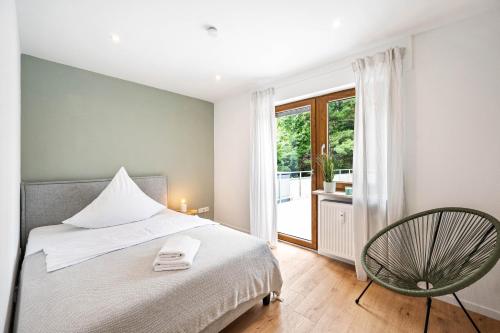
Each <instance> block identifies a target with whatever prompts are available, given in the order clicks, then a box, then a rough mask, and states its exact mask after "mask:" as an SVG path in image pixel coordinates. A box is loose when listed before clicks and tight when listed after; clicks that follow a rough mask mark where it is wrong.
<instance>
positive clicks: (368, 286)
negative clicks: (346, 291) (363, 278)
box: [355, 280, 373, 304]
mask: <svg viewBox="0 0 500 333" xmlns="http://www.w3.org/2000/svg"><path fill="white" fill-rule="evenodd" d="M372 283H373V280H370V282H369V283H368V285H367V286H366V287H365V289H363V291H362V292H361V295H359V296H358V298H356V300H355V302H356V304H359V300H360V299H361V297H363V295H364V294H365V293H366V291H367V290H368V288H370V286H371V285H372Z"/></svg>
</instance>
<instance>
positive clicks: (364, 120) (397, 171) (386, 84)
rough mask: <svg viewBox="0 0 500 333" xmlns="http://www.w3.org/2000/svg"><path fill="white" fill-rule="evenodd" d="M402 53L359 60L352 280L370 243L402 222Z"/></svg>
mask: <svg viewBox="0 0 500 333" xmlns="http://www.w3.org/2000/svg"><path fill="white" fill-rule="evenodd" d="M402 56H403V49H400V48H393V49H389V50H387V51H385V52H383V53H379V54H376V55H374V56H373V57H366V58H362V59H358V60H356V61H354V63H353V69H354V74H355V78H356V114H355V122H354V142H355V146H354V163H353V164H354V165H353V172H354V178H353V209H354V213H353V214H354V216H353V217H354V244H355V254H356V274H357V277H358V279H360V280H366V273H365V271H364V270H363V268H362V267H361V264H360V257H361V252H362V249H363V246H364V245H365V244H366V243H367V241H368V239H369V238H370V237H372V236H373V235H374V234H375V233H377V232H378V231H379V230H380V229H382V228H384V227H386V226H387V225H389V224H391V223H393V222H395V221H397V220H398V219H400V218H401V217H403V214H404V210H405V198H404V185H403V177H404V175H403V139H404V138H403V124H404V123H403V109H402V101H401V84H402V82H401V81H402V67H403V65H402Z"/></svg>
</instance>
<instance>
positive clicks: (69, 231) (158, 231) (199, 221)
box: [26, 209, 217, 272]
mask: <svg viewBox="0 0 500 333" xmlns="http://www.w3.org/2000/svg"><path fill="white" fill-rule="evenodd" d="M209 224H217V223H216V222H213V221H210V220H207V219H203V218H200V217H198V216H188V215H184V214H180V213H177V212H175V211H172V210H170V209H166V210H165V211H162V212H160V213H158V214H157V215H154V216H153V217H151V218H149V219H146V220H143V221H139V222H134V223H128V224H123V225H118V226H114V227H109V228H99V229H83V228H78V227H74V226H71V225H65V224H58V225H52V226H46V227H40V228H36V229H33V230H32V231H31V232H30V235H29V238H28V244H27V247H26V255H30V254H33V253H36V252H39V251H43V252H44V253H45V255H46V256H45V262H46V266H47V272H52V271H55V270H58V269H61V268H64V267H68V266H72V265H75V264H78V263H81V262H83V261H86V260H89V259H92V258H95V257H97V256H100V255H103V254H106V253H109V252H112V251H116V250H120V249H124V248H127V247H130V246H134V245H137V244H141V243H144V242H147V241H150V240H152V239H156V238H160V237H164V236H167V235H170V234H174V233H177V232H181V231H184V230H188V229H192V228H197V227H201V226H204V225H209ZM153 259H154V258H152V260H153Z"/></svg>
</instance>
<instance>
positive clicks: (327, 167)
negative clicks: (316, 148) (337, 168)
mask: <svg viewBox="0 0 500 333" xmlns="http://www.w3.org/2000/svg"><path fill="white" fill-rule="evenodd" d="M316 163H318V166H319V168H320V170H321V173H322V174H323V190H324V191H325V192H326V193H333V192H335V188H336V183H335V182H334V181H333V177H334V173H333V156H330V155H328V154H321V155H319V156H318V158H317V159H316Z"/></svg>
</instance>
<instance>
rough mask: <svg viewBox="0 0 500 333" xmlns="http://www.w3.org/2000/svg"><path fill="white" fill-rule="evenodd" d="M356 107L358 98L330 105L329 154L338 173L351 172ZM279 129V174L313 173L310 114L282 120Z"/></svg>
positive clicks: (289, 116)
mask: <svg viewBox="0 0 500 333" xmlns="http://www.w3.org/2000/svg"><path fill="white" fill-rule="evenodd" d="M354 106H355V98H348V99H343V100H338V101H332V102H330V103H328V138H329V139H328V140H329V149H330V151H329V153H330V154H333V159H334V164H335V165H334V167H335V169H352V152H353V144H354ZM277 126H278V133H277V136H278V138H277V139H278V140H277V141H278V142H277V153H278V156H277V157H278V171H279V172H286V171H305V170H311V160H312V156H311V119H310V113H309V112H304V113H299V114H295V115H288V116H283V117H279V118H278V119H277Z"/></svg>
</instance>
